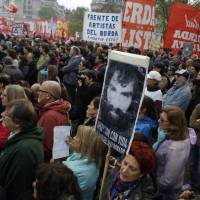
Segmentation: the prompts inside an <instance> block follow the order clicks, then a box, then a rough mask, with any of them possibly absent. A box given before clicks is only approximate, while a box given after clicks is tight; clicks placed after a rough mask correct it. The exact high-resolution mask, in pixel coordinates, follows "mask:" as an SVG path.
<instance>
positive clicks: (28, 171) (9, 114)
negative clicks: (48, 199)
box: [0, 100, 44, 200]
mask: <svg viewBox="0 0 200 200" xmlns="http://www.w3.org/2000/svg"><path fill="white" fill-rule="evenodd" d="M2 117H3V125H4V126H5V127H6V128H8V129H9V130H10V135H9V138H8V141H7V142H6V144H5V147H4V149H3V150H2V152H1V155H0V186H1V187H3V188H4V190H5V192H6V195H7V200H13V199H16V200H21V199H31V196H32V182H33V181H34V178H35V169H36V167H37V166H38V165H39V164H40V163H42V162H43V161H44V155H43V145H42V140H43V136H44V135H43V131H42V129H40V128H38V127H37V116H36V113H35V110H34V108H33V106H32V104H31V103H30V102H28V101H27V100H15V101H13V102H11V103H9V104H8V105H7V108H6V111H5V112H4V113H2Z"/></svg>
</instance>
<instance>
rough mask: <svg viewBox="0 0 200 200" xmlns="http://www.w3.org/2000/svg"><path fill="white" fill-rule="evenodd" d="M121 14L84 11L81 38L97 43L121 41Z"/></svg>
mask: <svg viewBox="0 0 200 200" xmlns="http://www.w3.org/2000/svg"><path fill="white" fill-rule="evenodd" d="M121 26H122V24H121V15H120V14H114V13H96V12H85V16H84V25H83V39H84V40H86V41H91V42H97V43H106V44H109V43H121V32H122V30H121Z"/></svg>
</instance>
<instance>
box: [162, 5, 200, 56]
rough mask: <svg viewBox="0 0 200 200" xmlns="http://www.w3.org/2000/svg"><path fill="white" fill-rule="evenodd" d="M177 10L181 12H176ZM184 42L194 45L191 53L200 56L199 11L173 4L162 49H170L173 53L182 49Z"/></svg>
mask: <svg viewBox="0 0 200 200" xmlns="http://www.w3.org/2000/svg"><path fill="white" fill-rule="evenodd" d="M179 10H181V12H177V11H179ZM185 42H192V43H194V47H193V52H194V53H196V54H199V55H200V9H197V8H194V7H192V6H190V5H186V4H182V3H173V4H172V7H171V10H170V16H169V22H168V27H167V32H166V36H165V44H164V47H165V48H170V49H172V51H173V52H174V53H175V52H176V51H177V50H179V49H181V48H183V45H184V43H185Z"/></svg>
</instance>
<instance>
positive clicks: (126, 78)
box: [96, 51, 149, 154]
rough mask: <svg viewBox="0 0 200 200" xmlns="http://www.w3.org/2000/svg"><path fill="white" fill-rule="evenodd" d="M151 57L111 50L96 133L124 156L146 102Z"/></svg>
mask: <svg viewBox="0 0 200 200" xmlns="http://www.w3.org/2000/svg"><path fill="white" fill-rule="evenodd" d="M148 66H149V57H146V56H140V55H134V54H129V53H124V52H118V51H111V54H110V55H109V61H108V66H107V70H106V75H105V80H104V86H103V91H102V95H101V102H100V108H99V112H98V117H97V121H96V130H97V133H99V134H100V135H101V137H102V140H103V142H104V143H105V144H107V145H108V146H109V147H112V148H113V149H115V150H116V151H118V152H119V153H121V154H124V153H126V152H127V151H128V150H129V146H130V144H131V142H132V139H133V136H134V127H135V123H136V119H137V116H138V113H139V108H140V105H141V102H142V99H143V93H144V92H143V91H144V85H145V75H146V73H147V70H148Z"/></svg>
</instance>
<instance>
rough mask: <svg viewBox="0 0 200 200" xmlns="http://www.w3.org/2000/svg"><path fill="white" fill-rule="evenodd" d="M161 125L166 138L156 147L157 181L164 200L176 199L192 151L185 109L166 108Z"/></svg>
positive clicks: (161, 116) (163, 111)
mask: <svg viewBox="0 0 200 200" xmlns="http://www.w3.org/2000/svg"><path fill="white" fill-rule="evenodd" d="M159 127H160V128H162V129H163V130H164V132H165V139H164V140H162V141H161V142H160V143H159V144H158V145H157V146H156V148H155V154H156V162H157V169H156V177H157V183H158V185H159V188H160V195H161V198H162V200H175V199H176V198H177V197H178V194H179V193H180V191H181V187H182V185H183V179H184V172H185V169H184V168H185V165H186V162H187V160H188V158H189V153H190V139H189V136H188V129H187V123H186V118H185V115H184V113H183V111H182V110H181V109H180V108H177V107H166V108H164V109H163V110H162V113H161V114H160V119H159ZM177 158H178V159H177Z"/></svg>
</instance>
